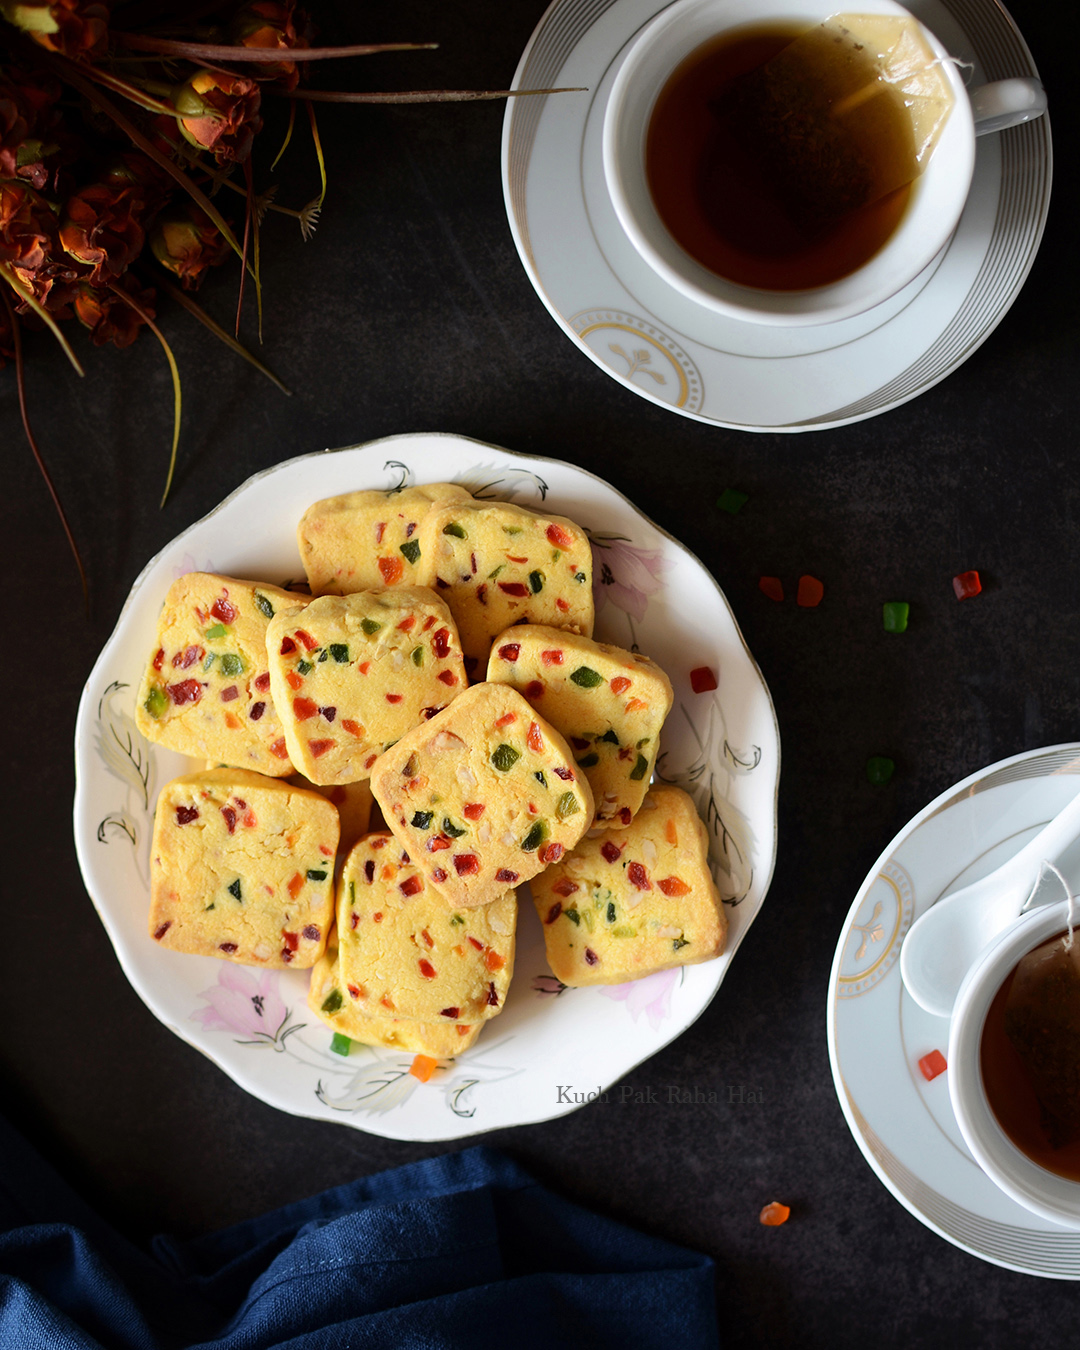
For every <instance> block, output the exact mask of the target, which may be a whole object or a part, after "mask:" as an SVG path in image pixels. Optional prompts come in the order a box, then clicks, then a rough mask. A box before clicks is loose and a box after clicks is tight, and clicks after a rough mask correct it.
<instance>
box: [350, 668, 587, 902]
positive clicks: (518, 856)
mask: <svg viewBox="0 0 1080 1350" xmlns="http://www.w3.org/2000/svg"><path fill="white" fill-rule="evenodd" d="M371 791H372V793H373V794H374V796H375V800H376V801H377V802H378V803H379V806H380V808H381V810H382V813H383V818H384V819H385V821H386V823H387V825H388V826H389V828H390V829H391V830H393V832H394V834H395V835H396V836H397V837H398V839H400V841H401V843H402V845H403V846H404V848H405V849H406V851H407V852H408V854H409V856H410V857H411V858H412V860H413V862H414V863H415V864H416V865H417V867H419V868H420V870H421V871H422V872H423V873H424V875H425V877H427V879H428V880H429V881H431V882H433V883H434V884H435V885H436V887H437V888H438V889H439V890H440V891H441V892H442V893H443V895H444V896H445V897H446V899H447V900H448V901H449V902H450V904H452V905H454V906H455V907H458V908H460V907H462V906H466V907H468V906H472V905H484V904H487V903H488V902H489V901H490V900H494V899H496V898H497V897H498V896H499V895H501V894H502V893H503V892H504V891H505V890H506V888H507V887H508V886H518V885H520V884H521V883H522V882H525V881H528V880H529V878H530V877H534V876H535V875H536V874H537V872H541V871H543V869H544V868H545V867H547V866H548V865H549V864H550V863H553V862H556V861H557V860H558V859H559V858H561V857H562V855H563V853H564V852H565V851H566V850H567V849H570V848H573V847H574V845H575V844H576V843H577V841H578V840H579V839H580V838H581V836H582V834H584V832H585V831H586V830H587V829H588V827H589V825H590V823H591V822H592V818H593V798H592V792H591V790H590V788H589V784H588V780H587V779H586V778H585V775H584V774H583V773H582V772H581V771H580V770H579V769H577V768H576V766H575V764H574V758H573V755H572V754H571V752H570V747H569V746H568V745H567V744H566V742H565V741H564V740H563V738H562V737H561V736H560V735H559V733H558V732H557V731H556V730H555V728H554V727H552V726H551V725H550V724H549V723H548V722H546V721H545V720H544V719H543V718H542V717H541V716H540V715H539V714H538V713H536V712H535V711H534V710H533V709H532V708H531V707H530V706H529V704H528V703H527V702H526V701H525V699H523V698H522V696H521V695H520V694H519V693H518V692H517V690H516V689H511V688H510V686H509V685H506V684H475V685H473V687H472V688H471V689H468V690H466V691H465V693H463V694H461V695H459V697H458V698H456V699H455V700H454V701H453V703H451V704H450V706H449V708H446V709H444V710H443V711H442V712H441V713H439V714H438V715H437V716H436V717H433V718H432V719H431V721H430V722H424V723H423V724H422V725H420V726H418V727H416V728H415V729H414V730H413V731H410V732H409V733H408V735H406V736H403V737H402V738H401V740H400V741H398V743H397V745H395V746H393V747H392V748H391V749H390V750H388V751H387V752H386V753H385V754H384V755H380V757H379V758H378V759H377V760H376V761H375V765H374V767H373V768H372V770H371Z"/></svg>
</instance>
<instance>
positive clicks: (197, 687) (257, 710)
mask: <svg viewBox="0 0 1080 1350" xmlns="http://www.w3.org/2000/svg"><path fill="white" fill-rule="evenodd" d="M302 603H303V599H302V598H301V597H297V596H295V595H292V594H290V593H289V592H288V591H283V590H281V589H279V587H277V586H265V585H263V584H262V583H261V582H254V581H238V580H236V578H234V577H225V576H217V575H215V574H213V573H210V572H188V573H187V574H186V575H185V576H182V577H180V579H179V580H178V581H174V582H173V584H172V586H170V587H169V593H168V595H167V596H166V597H165V604H164V606H163V608H162V611H161V615H160V617H159V618H158V629H157V641H156V643H155V645H154V652H153V654H152V656H151V658H150V662H149V665H148V667H147V670H146V674H145V675H144V676H143V682H142V687H141V689H140V690H139V697H138V702H137V704H136V709H135V721H136V724H137V726H138V728H139V730H140V731H141V732H142V734H143V735H144V736H145V737H146V738H147V740H150V741H157V742H158V744H160V745H164V746H167V747H168V748H169V749H170V750H178V751H179V752H180V753H181V754H182V755H190V756H191V758H192V759H207V760H211V761H213V762H214V763H223V764H232V765H236V766H237V767H238V768H242V769H256V770H258V772H259V773H264V774H268V775H269V776H270V777H272V778H284V777H287V776H288V775H289V774H290V773H292V771H293V766H292V764H291V763H290V761H289V752H288V750H287V749H286V746H285V737H284V734H283V733H282V730H281V723H280V722H279V721H278V717H277V713H276V712H275V710H274V703H273V700H272V698H271V695H270V673H269V667H268V665H267V660H266V628H267V625H268V624H269V623H270V621H271V619H273V618H274V616H275V615H279V614H281V613H282V612H283V611H285V610H289V609H294V608H297V607H299V605H301V604H302Z"/></svg>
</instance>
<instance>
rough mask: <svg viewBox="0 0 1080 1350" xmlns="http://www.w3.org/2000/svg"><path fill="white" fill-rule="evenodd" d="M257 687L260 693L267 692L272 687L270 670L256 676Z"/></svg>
mask: <svg viewBox="0 0 1080 1350" xmlns="http://www.w3.org/2000/svg"><path fill="white" fill-rule="evenodd" d="M255 688H256V689H257V690H258V691H259V693H260V694H265V693H266V691H267V690H268V689H269V688H270V672H269V671H263V673H262V674H261V675H256V676H255Z"/></svg>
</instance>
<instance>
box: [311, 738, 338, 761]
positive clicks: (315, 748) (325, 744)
mask: <svg viewBox="0 0 1080 1350" xmlns="http://www.w3.org/2000/svg"><path fill="white" fill-rule="evenodd" d="M336 744H337V742H336V741H334V740H332V739H331V740H326V741H308V749H309V750H310V751H311V753H312V755H313V756H314V757H315V758H316V759H319V758H320V757H321V756H322V755H325V754H326V752H327V750H329V749H331V748H332V747H333V746H334V745H336Z"/></svg>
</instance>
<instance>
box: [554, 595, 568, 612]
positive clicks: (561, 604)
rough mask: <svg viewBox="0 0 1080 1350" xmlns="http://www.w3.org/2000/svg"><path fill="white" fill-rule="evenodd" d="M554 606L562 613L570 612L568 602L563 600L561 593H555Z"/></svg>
mask: <svg viewBox="0 0 1080 1350" xmlns="http://www.w3.org/2000/svg"><path fill="white" fill-rule="evenodd" d="M555 608H556V609H561V610H562V612H563V613H564V614H568V613H569V612H570V602H569V601H568V600H564V599H563V598H562V596H561V595H557V596H556V597H555Z"/></svg>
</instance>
